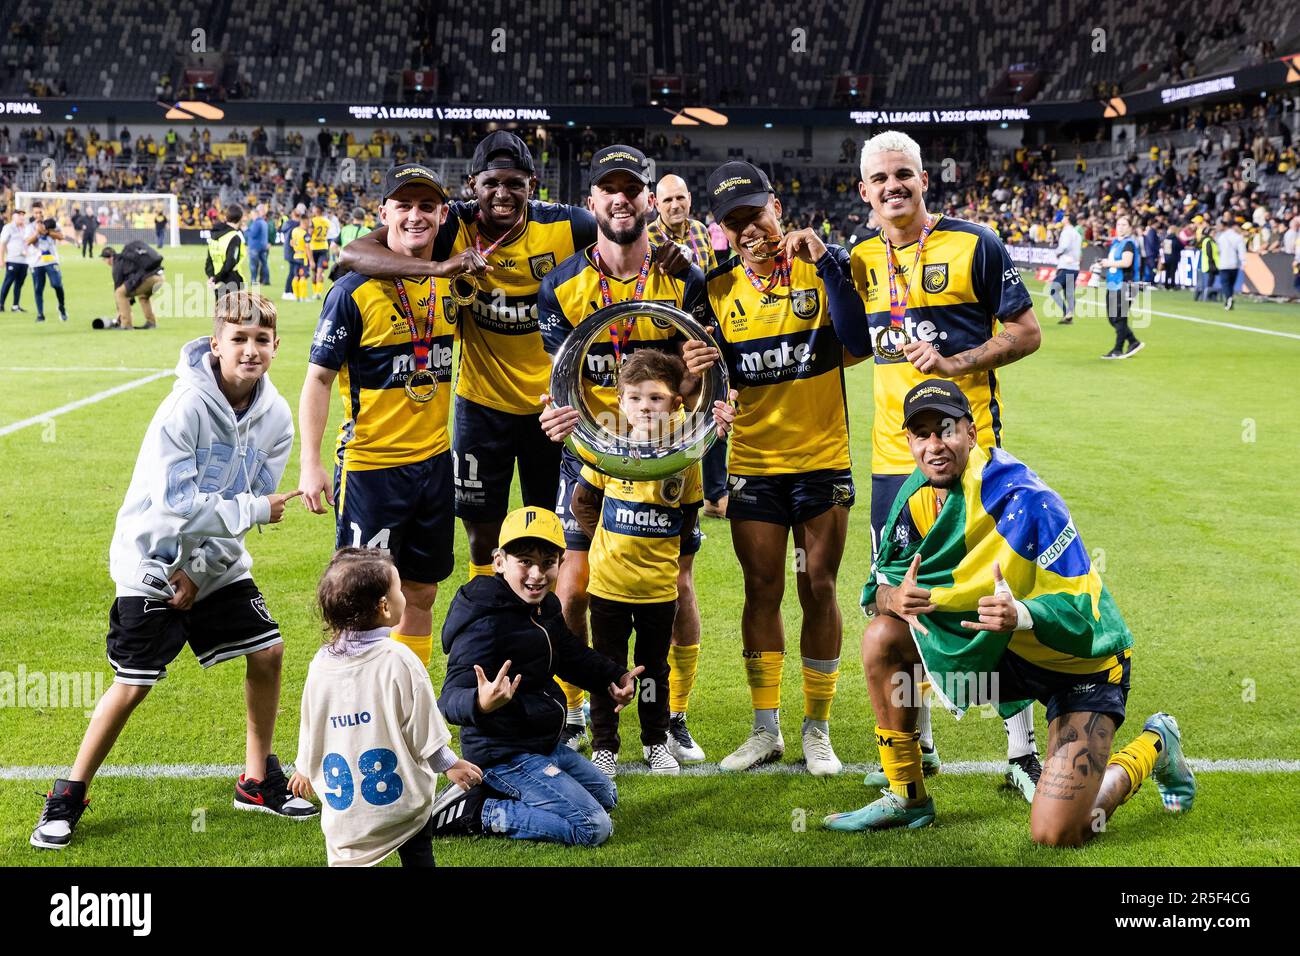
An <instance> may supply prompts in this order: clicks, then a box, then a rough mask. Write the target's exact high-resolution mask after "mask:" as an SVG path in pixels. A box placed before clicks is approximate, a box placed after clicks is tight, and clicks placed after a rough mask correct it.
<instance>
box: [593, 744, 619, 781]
mask: <svg viewBox="0 0 1300 956" xmlns="http://www.w3.org/2000/svg"><path fill="white" fill-rule="evenodd" d="M591 762H592V763H594V764H595V765H596V769H597V770H599V771H600V772H601V773H603V774H604V775H605V776H607V777H609V778H610V779H611V780H612V779H613V778H614V774H616V773H618V754H616V753H614V751H612V750H593V751H592V752H591Z"/></svg>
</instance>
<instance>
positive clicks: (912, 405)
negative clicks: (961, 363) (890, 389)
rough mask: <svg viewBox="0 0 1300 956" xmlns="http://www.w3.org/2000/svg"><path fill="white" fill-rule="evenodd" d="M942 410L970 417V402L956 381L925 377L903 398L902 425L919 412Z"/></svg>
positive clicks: (946, 413) (945, 412)
mask: <svg viewBox="0 0 1300 956" xmlns="http://www.w3.org/2000/svg"><path fill="white" fill-rule="evenodd" d="M930 411H933V412H942V413H943V414H944V415H951V416H952V417H953V418H971V419H972V421H973V420H974V419H973V417H972V416H971V413H970V402H968V401H966V396H965V394H963V392H962V390H961V389H960V388H958V387H957V383H956V382H950V381H949V380H948V379H945V378H932V379H927V380H926V381H924V382H922V383H921V384H919V385H916V386H914V387H913V388H912V390H911V391H910V392H908V393H907V396H906V397H905V398H904V399H903V427H904V428H906V427H907V423H908V422H910V421H911V420H912V418H913V417H914V416H915V415H917V414H919V413H920V412H930Z"/></svg>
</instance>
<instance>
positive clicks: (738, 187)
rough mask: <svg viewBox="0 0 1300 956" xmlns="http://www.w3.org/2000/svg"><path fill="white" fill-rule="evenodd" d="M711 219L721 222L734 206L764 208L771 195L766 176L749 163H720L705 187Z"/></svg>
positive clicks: (770, 187)
mask: <svg viewBox="0 0 1300 956" xmlns="http://www.w3.org/2000/svg"><path fill="white" fill-rule="evenodd" d="M706 188H707V189H708V191H709V205H710V207H711V208H712V210H713V218H714V219H716V220H718V221H719V222H721V221H722V220H723V219H725V218H727V213H729V212H731V210H733V209H735V208H736V207H737V206H766V205H767V199H768V196H770V195H772V184H771V182H769V181H768V178H767V174H766V173H764V172H763V171H762V170H761V169H759V168H758V167H757V166H755V165H753V164H752V163H744V162H740V161H735V162H730V163H723V164H722V165H721V166H719V167H718V168H717V169H715V170H714V171H713V172H712V173H710V174H709V182H708V186H707V187H706Z"/></svg>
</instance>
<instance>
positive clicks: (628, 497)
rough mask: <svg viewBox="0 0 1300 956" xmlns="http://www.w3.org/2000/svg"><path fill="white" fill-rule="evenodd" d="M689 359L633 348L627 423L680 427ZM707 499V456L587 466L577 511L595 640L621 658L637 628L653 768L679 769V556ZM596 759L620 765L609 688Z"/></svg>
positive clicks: (626, 379)
mask: <svg viewBox="0 0 1300 956" xmlns="http://www.w3.org/2000/svg"><path fill="white" fill-rule="evenodd" d="M685 376H686V366H685V365H684V364H683V363H682V360H681V359H679V358H677V357H676V356H674V355H669V354H668V353H666V352H660V351H658V350H657V349H642V350H640V351H637V352H634V353H633V354H632V355H631V356H630V357H628V359H627V360H626V361H625V362H624V363H623V365H622V367H621V368H620V369H619V371H618V404H619V411H620V415H621V417H622V418H623V420H624V422H625V427H626V433H627V435H628V437H629V438H631V439H632V440H634V441H642V442H644V441H654V440H657V439H659V438H661V437H662V436H663V435H664V434H666V433H667V431H668V430H669V429H671V428H672V427H673V422H674V421H675V420H676V419H677V418H678V417H679V416H680V412H681V407H682V380H683V379H684V378H685ZM703 501H704V494H703V486H702V482H701V477H700V463H699V462H698V461H696V462H693V463H692V464H691V465H690V467H688V468H687V469H686V470H685V471H684V472H681V473H680V474H677V475H673V476H672V477H671V478H665V479H664V480H662V481H624V480H622V479H618V478H610V477H609V476H607V475H604V474H601V473H600V472H598V471H596V470H595V469H594V468H591V467H589V466H584V467H583V469H582V476H581V478H580V479H579V483H578V486H577V487H576V488H575V489H574V491H573V501H572V506H571V507H572V511H573V516H574V518H575V519H576V520H577V522H578V524H579V525H580V526H581V527H582V530H583V532H584V533H585V534H586V535H587V536H588V537H589V538H590V539H591V557H590V558H589V562H590V566H591V580H590V583H589V584H588V585H587V592H588V594H589V595H590V596H591V604H590V614H591V642H592V647H594V648H595V649H596V650H597V651H599V652H600V653H602V654H604V655H605V656H606V657H608V658H610V659H611V660H613V661H614V662H615V663H617V664H619V665H620V666H622V665H623V664H625V663H626V662H627V644H628V637H629V636H630V634H631V633H632V630H633V628H634V627H635V629H636V646H635V649H634V651H633V655H632V656H633V661H634V662H635V663H636V664H637V665H639V669H641V670H644V671H645V676H643V677H642V678H641V683H642V688H641V693H640V694H639V696H638V699H637V712H638V714H639V715H640V717H641V745H642V751H643V753H644V755H645V759H646V763H647V764H649V765H650V772H651V773H656V774H676V773H678V772H679V771H680V770H681V766H680V764H679V763H678V761H677V758H676V757H674V756H673V754H672V753H670V752H669V749H668V646H669V643H670V641H671V638H672V631H673V619H674V618H675V617H676V614H677V571H678V558H679V556H680V555H681V554H682V553H683V552H684V551H685V552H687V553H694V551H696V550H698V548H697V547H696V543H697V540H698V539H697V535H698V533H699V532H698V522H699V509H700V507H701V505H702V504H703ZM591 729H592V737H591V760H592V763H594V764H595V765H596V766H597V767H599V768H600V770H601V771H602V772H603V773H605V774H606V775H608V776H610V777H612V776H614V773H615V770H616V768H617V765H618V750H619V738H618V715H617V714H616V713H615V711H614V708H613V706H612V705H611V704H610V703H609V701H608V700H607V699H605V698H603V697H599V696H597V697H593V698H592V700H591Z"/></svg>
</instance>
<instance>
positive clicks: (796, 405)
mask: <svg viewBox="0 0 1300 956" xmlns="http://www.w3.org/2000/svg"><path fill="white" fill-rule="evenodd" d="M708 192H709V199H710V202H711V203H712V211H713V216H714V219H715V220H716V221H717V222H719V223H721V224H722V230H723V232H725V233H726V235H727V239H728V241H729V242H730V244H731V246H732V248H733V249H735V250H736V252H737V254H738V257H736V258H733V259H731V261H730V262H728V263H727V264H725V265H723V266H720V267H719V268H717V269H715V270H714V271H713V272H712V273H710V274H709V277H708V280H707V281H708V299H709V305H710V307H711V310H712V318H711V319H710V321H711V322H713V323H716V327H717V332H716V334H717V337H718V340H719V343H720V345H721V349H722V357H723V360H724V361H725V362H726V363H727V366H728V368H729V369H730V372H731V377H732V381H733V382H734V383H735V384H736V387H737V389H738V390H739V399H740V402H739V409H740V411H739V414H738V416H737V419H736V430H735V434H734V435H733V436H732V439H731V457H730V461H729V464H728V467H729V471H730V477H729V479H728V484H729V487H730V494H729V496H728V497H729V504H728V512H727V517H728V519H729V521H730V524H731V540H732V544H733V545H734V547H735V549H736V557H737V558H738V559H739V561H740V567H741V571H742V573H743V575H744V582H745V606H744V611H743V614H742V617H741V641H742V644H743V652H744V659H745V676H746V679H747V681H748V683H749V690H750V696H751V700H752V703H753V707H754V723H753V727H752V729H751V731H750V735H749V737H748V739H746V740H745V741H744V743H742V744H741V745H740V747H739V748H738V749H737V750H736V751H735V752H734V753H732V754H730V755H729V756H727V757H725V758H724V759H723V760H722V762H721V764H720V767H721V768H722V769H723V770H748V769H749V768H751V767H756V766H759V765H760V764H764V763H768V762H769V761H772V760H779V759H780V758H781V756H782V755H783V754H784V752H785V741H784V739H783V738H782V736H781V724H780V705H781V672H782V669H783V665H784V662H785V634H784V630H783V626H782V622H781V603H782V598H783V596H784V592H785V575H786V553H787V550H786V549H787V542H788V540H789V538H790V536H791V535H792V534H793V536H794V543H795V548H796V554H797V555H798V558H797V560H796V563H795V580H796V582H797V590H798V594H799V604H800V608H801V610H802V613H803V623H802V626H801V628H800V638H799V646H800V653H801V654H802V657H803V697H804V719H803V727H802V733H801V736H802V739H803V754H804V758H805V760H806V763H807V767H808V771H809V773H811V774H813V775H814V776H828V775H832V774H837V773H839V772H840V771H841V770H842V769H843V764H842V763H841V762H840V760H839V758H838V757H836V756H835V751H834V749H833V748H832V746H831V738H830V724H829V721H830V712H831V703H832V701H833V700H834V698H835V685H836V681H837V679H838V677H839V668H840V644H841V641H842V638H843V621H842V619H841V617H840V611H839V603H838V601H837V599H836V576H837V573H838V571H839V566H840V559H841V558H842V557H843V556H844V541H845V536H846V534H847V532H848V523H849V508H851V507H852V506H853V502H854V498H855V491H854V487H853V475H852V472H851V471H850V467H851V462H850V459H849V431H848V411H847V408H846V406H845V397H844V395H845V392H844V388H845V386H844V364H845V356H844V349H843V347H842V346H841V345H840V341H839V339H838V338H837V337H836V334H835V328H834V326H833V325H832V323H831V314H832V312H834V311H841V310H842V311H843V313H844V314H842V315H838V316H837V321H838V322H840V323H843V324H845V325H854V324H856V325H858V326H861V325H862V324H863V311H862V302H861V300H860V299H859V298H858V297H857V295H856V294H855V292H854V289H853V284H852V281H851V279H850V277H849V255H848V253H847V252H845V251H844V250H843V249H842V248H840V247H839V246H829V247H828V246H826V245H825V244H824V243H822V241H821V240H820V239H819V238H818V237H817V235H816V233H815V232H814V231H813V230H811V229H804V230H801V231H798V232H792V233H790V234H788V235H784V236H783V235H782V234H781V211H782V210H781V200H780V199H779V198H777V196H776V195H775V193H774V192H773V190H772V186H771V183H770V182H769V181H768V178H767V176H766V175H765V174H764V173H763V171H762V170H761V169H759V168H757V167H756V166H753V165H751V164H749V163H745V162H729V163H723V164H722V165H721V166H719V167H718V168H717V169H716V170H714V171H713V172H712V173H711V174H710V175H709V180H708ZM823 260H825V261H826V262H827V263H829V262H830V261H831V260H834V262H835V263H836V265H835V267H834V268H833V269H830V270H829V275H831V276H832V277H833V281H834V283H835V287H834V288H833V289H830V288H828V282H829V281H831V280H826V279H823V266H822V262H823ZM697 347H698V343H691V345H689V346H687V348H688V350H694V349H695V348H697ZM852 361H853V360H852V359H850V362H852ZM859 361H860V359H859Z"/></svg>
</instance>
